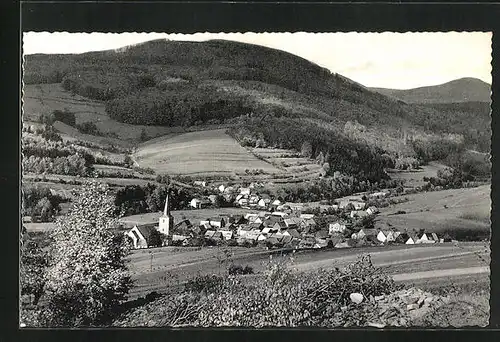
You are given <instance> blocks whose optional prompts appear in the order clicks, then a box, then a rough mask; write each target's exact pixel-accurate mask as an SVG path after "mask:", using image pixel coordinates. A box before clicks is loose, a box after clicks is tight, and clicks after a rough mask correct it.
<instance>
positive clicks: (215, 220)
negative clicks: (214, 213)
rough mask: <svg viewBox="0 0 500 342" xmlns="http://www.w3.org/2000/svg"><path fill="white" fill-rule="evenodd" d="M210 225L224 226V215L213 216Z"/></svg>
mask: <svg viewBox="0 0 500 342" xmlns="http://www.w3.org/2000/svg"><path fill="white" fill-rule="evenodd" d="M209 221H210V225H211V226H212V227H217V228H222V227H224V226H225V225H226V222H225V221H224V218H222V217H213V218H210V219H209Z"/></svg>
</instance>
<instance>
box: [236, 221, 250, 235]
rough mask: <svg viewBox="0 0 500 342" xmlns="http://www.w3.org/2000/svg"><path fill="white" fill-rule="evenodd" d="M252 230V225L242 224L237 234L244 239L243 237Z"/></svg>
mask: <svg viewBox="0 0 500 342" xmlns="http://www.w3.org/2000/svg"><path fill="white" fill-rule="evenodd" d="M251 230H252V228H251V227H250V225H248V224H242V225H240V226H239V227H238V230H237V233H238V235H239V236H242V237H243V236H246V235H247V234H248V233H249V232H250V231H251Z"/></svg>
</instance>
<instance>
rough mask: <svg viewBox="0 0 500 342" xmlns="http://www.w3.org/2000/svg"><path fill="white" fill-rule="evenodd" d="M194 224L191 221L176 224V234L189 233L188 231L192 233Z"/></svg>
mask: <svg viewBox="0 0 500 342" xmlns="http://www.w3.org/2000/svg"><path fill="white" fill-rule="evenodd" d="M192 226H193V225H192V224H191V222H190V221H189V220H187V219H186V220H182V221H181V222H179V223H176V224H175V225H174V231H175V232H178V233H179V232H187V231H190V230H191V228H192Z"/></svg>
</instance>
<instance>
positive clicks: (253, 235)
mask: <svg viewBox="0 0 500 342" xmlns="http://www.w3.org/2000/svg"><path fill="white" fill-rule="evenodd" d="M260 235H261V233H260V231H255V230H251V231H249V232H248V233H247V234H246V235H245V239H246V240H252V241H257V239H258V238H259V236H260Z"/></svg>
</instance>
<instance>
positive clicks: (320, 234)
mask: <svg viewBox="0 0 500 342" xmlns="http://www.w3.org/2000/svg"><path fill="white" fill-rule="evenodd" d="M314 237H315V238H316V239H327V238H328V237H329V236H328V232H327V231H326V230H318V231H317V232H316V233H315V234H314Z"/></svg>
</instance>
